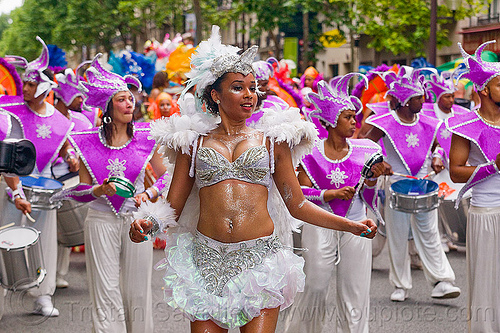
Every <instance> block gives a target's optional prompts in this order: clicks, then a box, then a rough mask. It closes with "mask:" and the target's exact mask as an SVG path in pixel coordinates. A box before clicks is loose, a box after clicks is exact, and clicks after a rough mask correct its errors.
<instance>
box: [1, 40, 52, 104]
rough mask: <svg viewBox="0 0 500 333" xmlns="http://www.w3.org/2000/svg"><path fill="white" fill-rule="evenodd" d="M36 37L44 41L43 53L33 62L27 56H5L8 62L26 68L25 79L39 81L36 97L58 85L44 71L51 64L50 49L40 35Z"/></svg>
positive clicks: (41, 41)
mask: <svg viewBox="0 0 500 333" xmlns="http://www.w3.org/2000/svg"><path fill="white" fill-rule="evenodd" d="M36 39H37V40H38V41H39V42H40V43H42V53H41V54H40V56H39V57H38V58H36V59H35V60H33V61H32V62H28V61H27V60H26V59H25V58H23V57H20V56H11V55H6V56H5V60H6V61H7V62H9V63H10V64H12V65H14V66H16V67H20V68H23V69H24V74H23V81H30V82H36V83H38V87H37V89H36V93H35V98H36V97H38V96H40V95H41V94H43V93H48V92H49V91H50V89H52V88H53V87H55V86H56V84H55V82H53V81H52V80H50V79H49V77H48V76H47V75H45V74H44V73H43V71H44V70H46V69H47V67H48V66H49V49H48V48H47V45H45V42H44V41H43V40H42V39H41V38H40V37H38V36H36Z"/></svg>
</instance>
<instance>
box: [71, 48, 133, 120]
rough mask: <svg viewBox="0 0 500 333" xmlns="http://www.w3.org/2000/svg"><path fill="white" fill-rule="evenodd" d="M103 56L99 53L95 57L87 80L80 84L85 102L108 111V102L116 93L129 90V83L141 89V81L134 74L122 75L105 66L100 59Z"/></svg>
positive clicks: (87, 73)
mask: <svg viewBox="0 0 500 333" xmlns="http://www.w3.org/2000/svg"><path fill="white" fill-rule="evenodd" d="M101 56H102V54H101V53H99V54H97V55H96V56H95V57H94V60H92V63H91V65H90V67H89V68H88V69H87V71H86V72H85V73H86V75H87V82H85V81H80V83H79V86H80V87H81V89H82V90H83V92H84V94H85V97H86V98H85V99H84V104H85V105H86V106H88V107H97V108H100V109H101V110H102V111H103V112H106V110H107V108H108V103H109V102H110V101H111V99H112V98H113V96H114V95H115V94H116V93H118V92H120V91H129V89H128V86H127V85H128V84H131V85H134V86H136V87H137V88H138V89H139V90H141V82H140V81H139V79H137V78H136V77H134V76H132V75H125V76H124V77H121V76H120V75H118V74H115V73H111V72H110V71H108V70H107V69H105V68H103V67H102V66H101V64H100V63H99V61H98V60H99V58H100V57H101ZM132 96H133V95H132Z"/></svg>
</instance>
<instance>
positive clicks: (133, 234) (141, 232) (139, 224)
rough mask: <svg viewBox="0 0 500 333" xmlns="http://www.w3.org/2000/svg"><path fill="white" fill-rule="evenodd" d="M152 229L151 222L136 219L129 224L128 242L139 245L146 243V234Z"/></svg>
mask: <svg viewBox="0 0 500 333" xmlns="http://www.w3.org/2000/svg"><path fill="white" fill-rule="evenodd" d="M152 227H153V222H151V221H148V220H144V219H138V220H135V221H134V222H132V223H131V224H130V231H129V234H128V235H129V237H130V240H131V241H132V242H134V243H141V242H144V241H147V240H148V239H149V238H148V236H147V233H148V231H149V230H151V228H152Z"/></svg>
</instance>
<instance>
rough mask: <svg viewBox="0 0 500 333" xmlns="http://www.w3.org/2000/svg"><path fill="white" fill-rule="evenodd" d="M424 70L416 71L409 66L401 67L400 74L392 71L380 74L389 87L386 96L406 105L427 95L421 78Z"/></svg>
mask: <svg viewBox="0 0 500 333" xmlns="http://www.w3.org/2000/svg"><path fill="white" fill-rule="evenodd" d="M423 69H424V68H419V69H415V70H414V69H413V68H411V67H408V66H401V69H400V70H399V73H398V74H396V73H394V72H392V71H388V72H383V73H378V74H379V75H380V77H381V78H382V80H384V82H385V84H386V85H387V87H389V90H388V91H387V93H386V94H387V95H391V96H393V97H394V98H396V99H397V100H398V101H399V103H401V105H405V104H406V103H407V102H408V101H409V100H410V98H412V97H415V96H423V95H424V94H425V92H424V87H423V85H422V81H421V79H420V78H419V73H420V72H421V71H422V70H423Z"/></svg>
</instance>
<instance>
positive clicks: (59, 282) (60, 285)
mask: <svg viewBox="0 0 500 333" xmlns="http://www.w3.org/2000/svg"><path fill="white" fill-rule="evenodd" d="M68 286H69V283H68V281H66V280H64V279H63V278H62V277H57V278H56V288H59V289H63V288H68Z"/></svg>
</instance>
